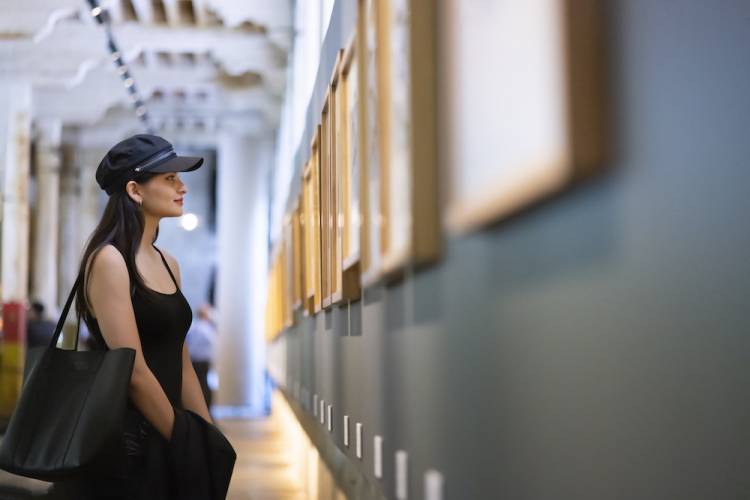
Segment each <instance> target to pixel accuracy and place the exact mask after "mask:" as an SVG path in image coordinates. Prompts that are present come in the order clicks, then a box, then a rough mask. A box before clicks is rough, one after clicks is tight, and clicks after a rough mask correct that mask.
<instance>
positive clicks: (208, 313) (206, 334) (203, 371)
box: [187, 304, 216, 410]
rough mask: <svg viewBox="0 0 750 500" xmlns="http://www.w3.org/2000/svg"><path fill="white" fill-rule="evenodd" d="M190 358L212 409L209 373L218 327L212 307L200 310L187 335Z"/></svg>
mask: <svg viewBox="0 0 750 500" xmlns="http://www.w3.org/2000/svg"><path fill="white" fill-rule="evenodd" d="M187 343H188V349H190V358H191V360H192V362H193V368H195V374H196V375H197V376H198V381H199V382H200V384H201V389H202V390H203V396H204V397H205V398H206V406H208V408H209V410H210V408H211V388H210V387H209V386H208V372H209V370H210V369H211V360H212V359H213V355H214V345H215V344H216V325H215V324H214V322H213V319H212V310H211V306H210V305H208V304H203V305H201V306H200V307H199V308H198V319H197V320H195V321H194V322H193V324H192V325H191V326H190V330H188V334H187Z"/></svg>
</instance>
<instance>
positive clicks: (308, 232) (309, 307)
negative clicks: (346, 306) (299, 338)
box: [301, 158, 315, 315]
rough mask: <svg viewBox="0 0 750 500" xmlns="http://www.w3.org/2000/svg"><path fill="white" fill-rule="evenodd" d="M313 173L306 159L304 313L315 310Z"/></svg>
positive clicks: (303, 179) (309, 161) (303, 188)
mask: <svg viewBox="0 0 750 500" xmlns="http://www.w3.org/2000/svg"><path fill="white" fill-rule="evenodd" d="M313 188H314V183H313V175H312V158H310V159H308V160H307V163H306V164H305V168H304V170H303V174H302V202H303V211H302V224H301V226H302V230H303V239H304V245H305V249H304V255H305V265H304V267H305V274H304V283H305V284H304V290H303V293H302V307H303V310H304V311H305V313H307V314H308V315H309V314H312V313H313V312H315V266H314V262H315V246H314V243H313V213H314V210H313V199H314V196H313Z"/></svg>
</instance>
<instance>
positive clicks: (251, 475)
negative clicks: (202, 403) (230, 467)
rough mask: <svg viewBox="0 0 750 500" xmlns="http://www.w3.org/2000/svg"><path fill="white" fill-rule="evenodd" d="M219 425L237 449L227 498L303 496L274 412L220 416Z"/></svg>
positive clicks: (297, 499) (289, 499) (296, 499)
mask: <svg viewBox="0 0 750 500" xmlns="http://www.w3.org/2000/svg"><path fill="white" fill-rule="evenodd" d="M219 427H220V428H221V430H222V432H224V434H225V435H226V437H227V438H228V439H229V441H230V442H231V443H232V445H233V446H234V449H235V451H236V452H237V462H236V464H235V467H234V474H233V475H232V481H231V483H230V485H229V495H227V499H228V500H306V498H307V496H306V494H305V491H304V489H303V486H304V484H303V478H300V477H297V476H298V474H295V472H294V470H293V468H292V465H291V463H292V457H291V455H290V453H289V451H288V446H286V444H285V441H284V439H283V434H282V432H283V428H282V426H281V423H280V421H279V419H278V418H276V416H274V415H272V416H271V417H268V418H266V419H262V420H222V421H220V422H219Z"/></svg>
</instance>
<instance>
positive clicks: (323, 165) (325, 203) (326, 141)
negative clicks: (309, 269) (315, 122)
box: [320, 85, 333, 309]
mask: <svg viewBox="0 0 750 500" xmlns="http://www.w3.org/2000/svg"><path fill="white" fill-rule="evenodd" d="M332 111H333V106H332V105H331V87H330V85H329V86H328V89H327V90H326V95H325V99H324V101H323V110H322V111H321V117H320V242H321V290H322V294H323V308H324V309H328V308H329V307H330V306H331V274H332V273H331V227H330V225H331V222H330V217H331V190H332V182H331V181H332V179H331V115H332Z"/></svg>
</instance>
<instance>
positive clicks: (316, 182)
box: [310, 125, 323, 312]
mask: <svg viewBox="0 0 750 500" xmlns="http://www.w3.org/2000/svg"><path fill="white" fill-rule="evenodd" d="M320 145H321V130H320V125H318V128H317V130H316V132H315V136H314V137H313V140H312V144H311V147H310V149H311V160H312V161H311V167H312V195H313V202H312V208H313V213H312V219H311V221H310V230H311V234H312V240H313V241H312V243H311V244H312V245H313V247H314V252H313V254H314V257H313V262H312V265H313V266H314V268H315V273H314V282H313V286H314V287H315V302H314V303H313V312H318V311H320V309H321V307H322V305H323V292H322V289H321V284H322V281H321V280H322V272H321V265H322V258H321V256H322V253H321V240H320V235H321V228H320V224H321V216H320V153H321V151H320Z"/></svg>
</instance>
